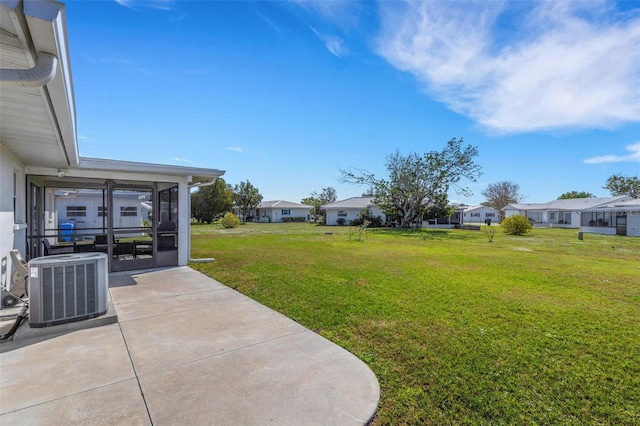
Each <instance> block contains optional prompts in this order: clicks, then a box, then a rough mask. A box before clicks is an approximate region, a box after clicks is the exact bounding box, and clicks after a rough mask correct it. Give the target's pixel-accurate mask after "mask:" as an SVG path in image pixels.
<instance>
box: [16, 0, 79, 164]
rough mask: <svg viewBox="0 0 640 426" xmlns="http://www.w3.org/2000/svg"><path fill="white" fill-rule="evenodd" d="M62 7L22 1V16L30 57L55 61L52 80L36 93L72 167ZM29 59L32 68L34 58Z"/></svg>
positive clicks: (72, 119) (72, 115) (72, 113)
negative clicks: (44, 103)
mask: <svg viewBox="0 0 640 426" xmlns="http://www.w3.org/2000/svg"><path fill="white" fill-rule="evenodd" d="M64 7H65V6H64V4H62V3H58V2H54V1H25V2H24V16H25V19H26V21H27V25H28V29H29V34H30V36H31V40H32V41H33V48H34V50H35V52H31V56H33V55H37V53H36V52H45V53H49V54H51V55H54V56H56V57H57V58H58V65H57V71H56V75H55V77H54V78H53V80H52V81H51V82H50V83H48V84H47V85H46V86H44V87H42V88H41V89H40V92H41V94H42V96H43V97H44V98H45V99H48V100H49V117H50V120H51V122H52V123H55V125H54V127H55V128H56V130H57V132H59V133H58V135H57V136H58V142H59V143H60V145H61V148H62V150H63V151H64V153H65V155H66V157H67V164H68V166H69V167H76V166H77V165H78V163H79V162H80V156H79V153H78V141H77V134H76V108H75V98H74V93H73V79H72V76H71V60H70V58H69V49H68V41H67V25H66V19H65V15H64ZM30 60H32V61H33V65H35V63H36V62H37V57H35V58H31V59H30Z"/></svg>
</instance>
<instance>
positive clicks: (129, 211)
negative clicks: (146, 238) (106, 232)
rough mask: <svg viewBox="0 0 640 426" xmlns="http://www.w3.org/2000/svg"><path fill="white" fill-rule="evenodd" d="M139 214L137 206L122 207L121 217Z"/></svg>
mask: <svg viewBox="0 0 640 426" xmlns="http://www.w3.org/2000/svg"><path fill="white" fill-rule="evenodd" d="M125 216H138V208H137V207H120V217H125Z"/></svg>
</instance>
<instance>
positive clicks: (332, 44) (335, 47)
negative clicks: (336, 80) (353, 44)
mask: <svg viewBox="0 0 640 426" xmlns="http://www.w3.org/2000/svg"><path fill="white" fill-rule="evenodd" d="M311 30H313V32H314V33H315V35H316V36H317V37H318V38H319V39H320V40H321V41H322V42H323V43H324V45H325V46H326V48H327V50H328V51H329V52H330V53H331V54H332V55H335V56H337V57H338V58H341V57H343V56H344V55H346V54H348V53H349V49H347V48H346V47H345V45H344V40H342V39H341V38H340V37H337V36H333V35H328V34H322V33H320V32H319V31H318V30H316V29H315V28H313V27H311Z"/></svg>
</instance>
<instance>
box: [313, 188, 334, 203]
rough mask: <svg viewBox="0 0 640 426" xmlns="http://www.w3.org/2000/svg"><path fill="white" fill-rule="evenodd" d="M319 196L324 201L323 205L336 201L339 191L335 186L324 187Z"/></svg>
mask: <svg viewBox="0 0 640 426" xmlns="http://www.w3.org/2000/svg"><path fill="white" fill-rule="evenodd" d="M312 195H313V194H312ZM318 198H319V199H320V201H322V205H325V204H329V203H335V202H336V201H338V193H337V192H336V190H335V189H334V188H332V187H330V186H329V187H327V188H322V192H320V194H319V195H318Z"/></svg>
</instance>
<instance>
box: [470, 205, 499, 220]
mask: <svg viewBox="0 0 640 426" xmlns="http://www.w3.org/2000/svg"><path fill="white" fill-rule="evenodd" d="M499 218H500V212H499V211H498V210H496V209H494V208H493V207H487V206H464V207H462V222H463V223H486V222H487V220H491V221H492V222H493V223H497V222H498V219H499Z"/></svg>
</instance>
